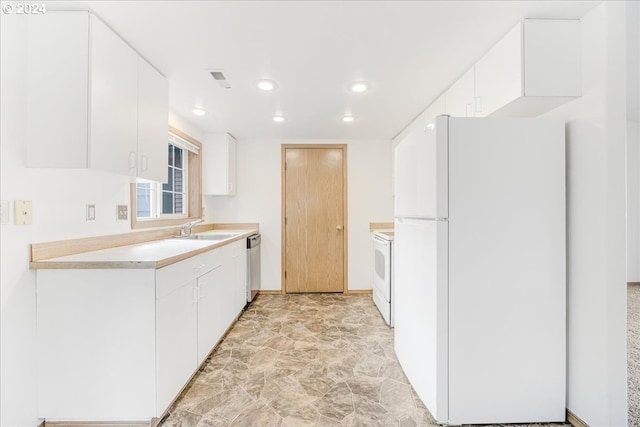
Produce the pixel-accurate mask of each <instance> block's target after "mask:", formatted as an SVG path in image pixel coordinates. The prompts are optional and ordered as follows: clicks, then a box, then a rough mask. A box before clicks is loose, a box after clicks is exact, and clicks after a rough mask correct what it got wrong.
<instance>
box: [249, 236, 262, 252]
mask: <svg viewBox="0 0 640 427" xmlns="http://www.w3.org/2000/svg"><path fill="white" fill-rule="evenodd" d="M261 240H262V237H261V236H260V234H253V235H251V236H249V237H247V249H251V248H255V247H256V246H260V241H261Z"/></svg>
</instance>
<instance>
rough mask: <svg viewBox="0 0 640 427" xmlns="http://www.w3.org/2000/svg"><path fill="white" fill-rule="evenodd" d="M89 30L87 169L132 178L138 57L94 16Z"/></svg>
mask: <svg viewBox="0 0 640 427" xmlns="http://www.w3.org/2000/svg"><path fill="white" fill-rule="evenodd" d="M90 31H91V37H90V38H91V43H90V49H91V50H90V52H91V53H90V58H91V64H90V87H91V88H90V105H91V109H90V117H89V158H90V167H91V168H94V169H101V170H106V171H110V172H114V173H117V174H121V175H130V176H134V175H135V174H136V162H137V159H136V152H137V144H138V142H137V141H138V136H137V133H138V55H137V54H136V52H135V51H134V50H133V49H131V48H130V47H129V46H128V45H127V44H126V43H125V42H124V41H123V40H122V39H121V38H120V37H118V36H117V35H116V34H115V33H114V32H113V31H111V30H110V29H109V28H108V27H107V26H106V25H105V24H104V23H103V22H102V21H100V19H98V18H97V17H95V16H94V15H91V18H90Z"/></svg>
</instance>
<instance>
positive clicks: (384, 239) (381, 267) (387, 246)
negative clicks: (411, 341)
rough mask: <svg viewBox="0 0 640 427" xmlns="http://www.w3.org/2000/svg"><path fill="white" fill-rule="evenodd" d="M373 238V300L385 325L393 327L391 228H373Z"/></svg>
mask: <svg viewBox="0 0 640 427" xmlns="http://www.w3.org/2000/svg"><path fill="white" fill-rule="evenodd" d="M371 238H372V240H373V302H374V303H375V304H376V307H378V310H380V314H381V315H382V317H383V318H384V320H385V322H387V325H389V326H391V327H393V317H394V309H393V281H392V279H391V278H392V271H393V230H392V229H383V230H375V231H374V232H373V233H371Z"/></svg>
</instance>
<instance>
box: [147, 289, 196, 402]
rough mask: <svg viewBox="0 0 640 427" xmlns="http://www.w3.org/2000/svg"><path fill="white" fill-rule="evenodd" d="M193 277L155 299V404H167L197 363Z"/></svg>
mask: <svg viewBox="0 0 640 427" xmlns="http://www.w3.org/2000/svg"><path fill="white" fill-rule="evenodd" d="M195 284H196V281H195V280H192V281H189V282H187V283H185V284H183V285H182V286H180V287H178V288H177V289H175V290H174V291H173V292H171V293H170V294H168V295H166V296H163V297H162V298H159V299H158V300H157V301H156V364H157V365H156V375H157V382H158V385H157V387H158V392H157V400H158V402H157V407H158V408H159V409H160V408H166V407H167V406H168V405H169V403H171V401H172V400H173V398H174V397H175V396H176V394H177V393H179V392H180V389H181V388H182V386H183V385H184V381H185V378H189V376H190V375H191V373H192V372H193V371H194V370H195V369H196V367H197V366H198V360H197V356H196V346H195V343H196V340H197V338H198V337H197V322H198V318H197V314H198V313H197V301H196V300H195V295H194V294H195V292H194V289H195Z"/></svg>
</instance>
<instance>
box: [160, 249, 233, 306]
mask: <svg viewBox="0 0 640 427" xmlns="http://www.w3.org/2000/svg"><path fill="white" fill-rule="evenodd" d="M221 249H222V248H220V249H214V250H212V251H209V252H205V253H203V254H200V255H196V256H194V257H191V258H189V259H185V260H184V261H180V262H177V263H175V264H171V265H168V266H166V267H163V268H160V269H158V270H156V299H160V298H163V297H164V296H166V295H168V294H170V293H171V292H173V291H174V290H176V289H178V288H179V287H180V286H181V285H183V284H185V283H187V282H190V281H192V280H194V279H196V278H198V277H199V276H202V275H203V274H205V273H207V272H208V271H211V270H213V269H214V268H216V267H219V266H220V265H221V263H222V253H221Z"/></svg>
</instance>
